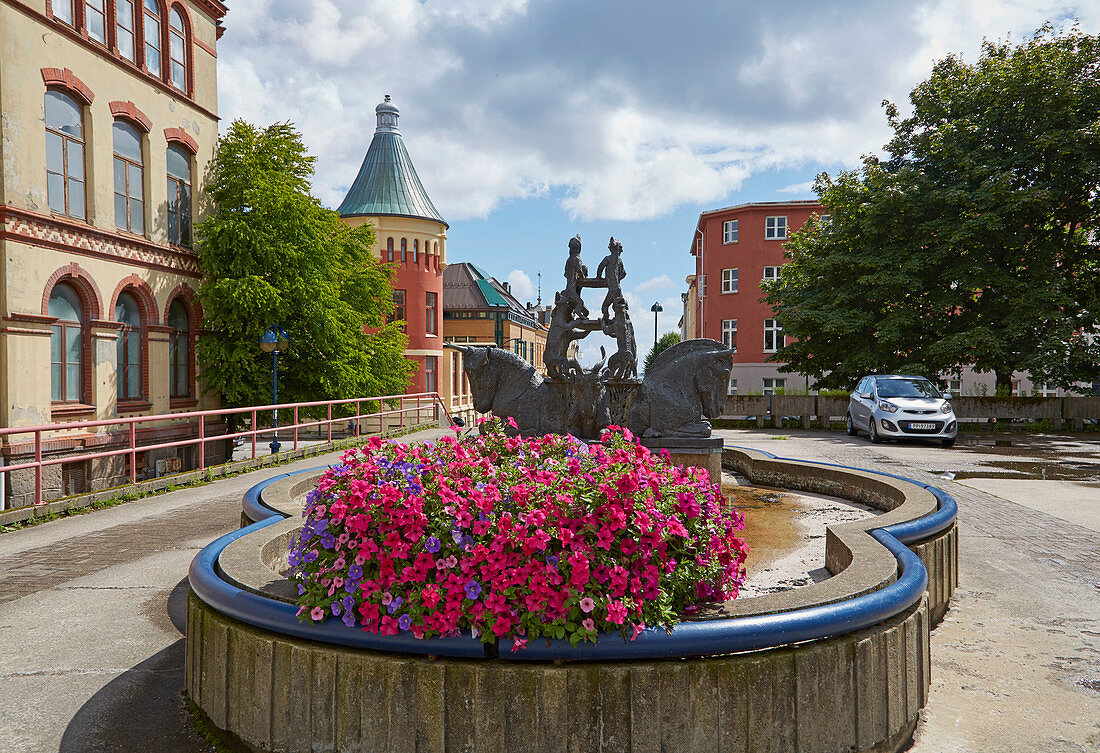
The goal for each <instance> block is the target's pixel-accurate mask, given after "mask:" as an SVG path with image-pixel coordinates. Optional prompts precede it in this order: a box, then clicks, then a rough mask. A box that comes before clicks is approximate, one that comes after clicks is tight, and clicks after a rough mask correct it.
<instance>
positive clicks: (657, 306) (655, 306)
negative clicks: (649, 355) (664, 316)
mask: <svg viewBox="0 0 1100 753" xmlns="http://www.w3.org/2000/svg"><path fill="white" fill-rule="evenodd" d="M649 310H650V311H652V312H653V347H655V348H656V347H657V314H659V313H661V312H662V311H664V309H663V308H661V304H660V303H654V304H653V305H652V306H650V307H649Z"/></svg>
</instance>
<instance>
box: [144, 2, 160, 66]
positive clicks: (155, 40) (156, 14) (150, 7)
mask: <svg viewBox="0 0 1100 753" xmlns="http://www.w3.org/2000/svg"><path fill="white" fill-rule="evenodd" d="M143 2H144V4H145V10H144V11H143V12H142V15H143V16H144V18H145V25H144V27H143V31H144V32H145V69H146V70H147V71H149V72H150V73H152V74H153V75H154V76H161V75H163V72H162V69H161V67H160V45H161V41H160V5H158V4H157V0H143Z"/></svg>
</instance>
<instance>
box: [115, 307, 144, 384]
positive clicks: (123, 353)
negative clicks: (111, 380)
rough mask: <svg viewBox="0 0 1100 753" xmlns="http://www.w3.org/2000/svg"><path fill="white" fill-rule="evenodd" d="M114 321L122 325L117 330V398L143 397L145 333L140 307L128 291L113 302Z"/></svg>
mask: <svg viewBox="0 0 1100 753" xmlns="http://www.w3.org/2000/svg"><path fill="white" fill-rule="evenodd" d="M115 321H116V322H118V323H119V324H121V325H122V328H121V329H119V331H118V361H117V364H118V366H117V372H116V373H117V374H118V399H119V400H137V399H138V398H141V397H143V395H142V390H141V387H142V385H141V354H142V340H143V339H144V334H145V333H144V328H143V326H142V325H143V324H144V322H142V320H141V309H140V308H139V307H138V302H137V300H136V299H135V298H134V297H133V296H132V295H130V294H129V293H119V295H118V302H117V303H115Z"/></svg>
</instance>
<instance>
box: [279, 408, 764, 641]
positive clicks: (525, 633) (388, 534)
mask: <svg viewBox="0 0 1100 753" xmlns="http://www.w3.org/2000/svg"><path fill="white" fill-rule="evenodd" d="M486 427H488V430H486ZM304 517H305V525H304V526H303V528H302V529H301V531H300V533H299V534H298V535H297V536H296V537H295V539H294V540H293V541H292V543H291V553H290V565H291V569H292V571H291V577H292V578H293V579H294V580H295V581H296V582H297V584H298V592H299V594H300V598H299V605H300V607H301V608H300V610H299V612H298V614H299V618H300V619H301V620H303V621H312V622H321V621H322V620H324V619H326V618H329V617H340V618H342V619H343V621H344V623H345V624H346V625H348V626H349V627H352V626H355V625H360V626H362V628H363V629H364V630H367V631H370V632H374V633H381V634H384V635H393V634H397V633H398V632H401V631H411V632H412V634H413V635H414V636H415V637H417V638H428V637H432V636H440V635H442V636H450V635H457V634H459V633H461V632H465V631H471V632H472V633H473V634H474V635H480V637H481V640H482V641H485V642H491V641H494V640H496V639H498V638H504V637H511V638H516V639H517V640H516V644H517V647H522V646H523V645H524V644H525V643H526V641H527V640H529V639H531V638H537V637H550V638H567V639H569V640H570V641H571V642H572V643H573V644H574V645H575V644H577V643H578V642H580V641H582V640H589V641H594V640H595V638H596V635H597V633H598V632H601V631H618V632H620V633H621V634H622V635H623V637H624V638H629V639H633V638H634V637H636V636H637V635H638V633H639V632H641V630H642V629H643V628H644V627H645V626H646V625H664V626H669V627H671V626H672V625H675V624H676V623H677V622H678V621H679V619H680V617H681V615H683V614H690V613H691V612H693V611H695V610H697V609H698V605H699V604H701V603H705V602H713V601H723V600H726V599H729V598H735V597H736V595H737V591H738V588H739V587H740V585H741V584H742V583H743V582H744V577H745V572H744V566H743V563H744V560H745V556H746V554H747V552H748V547H747V546H746V545H745V543H744V541H742V540H741V539H740V538H737V536H736V535H735V532H736V531H738V530H740V529H741V528H743V526H744V521H743V518H742V517H741V515H740V513H738V512H737V510H736V509H734V508H732V507H731V506H727V505H726V504H725V503H724V501H723V498H722V496H721V491H720V488H719V486H718V485H717V484H712V483H710V482H709V479H708V478H707V474H706V471H704V470H702V469H697V468H680V467H677V466H674V465H672V464H671V463H670V462H669V460H668V454H667V452H662V453H661V454H660V455H656V454H651V453H650V451H649V450H648V449H646V448H645V447H643V446H641V445H640V444H638V443H636V441H635V440H634V438H633V437H632V436H631V434H630V433H629V431H627V430H625V429H619V427H612V429H611V430H608V431H607V432H605V433H604V436H603V438H602V444H592V445H585V444H584V443H583V442H581V441H579V440H577V439H574V438H573V437H570V436H558V435H546V436H544V437H541V438H522V437H509V436H505V434H504V432H503V431H502V430H501V426H500V424H499V422H492V423H490V424H483V427H482V432H481V433H480V434H467V435H464V436H459V437H452V436H448V437H446V438H444V439H443V440H440V441H439V442H438V443H437V444H434V445H429V444H419V445H403V444H396V443H383V442H382V441H381V440H379V439H377V438H372V439H371V440H369V441H368V443H367V444H366V445H365V446H364V447H362V448H358V449H356V450H352V451H349V452H348V453H345V455H344V456H343V458H342V464H341V465H338V466H335V467H334V468H332V469H331V470H330V471H329V472H327V473H326V474H325V475H324V476H323V477H322V478H321V479H320V481H319V482H318V485H317V489H316V490H314V491H313V492H311V493H310V494H309V495H308V498H307V501H306V507H305V511H304Z"/></svg>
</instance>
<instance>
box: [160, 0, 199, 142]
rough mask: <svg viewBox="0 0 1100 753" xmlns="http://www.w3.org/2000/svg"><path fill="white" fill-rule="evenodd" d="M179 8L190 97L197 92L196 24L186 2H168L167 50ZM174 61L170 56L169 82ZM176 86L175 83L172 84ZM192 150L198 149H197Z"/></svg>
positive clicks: (187, 92) (176, 0)
mask: <svg viewBox="0 0 1100 753" xmlns="http://www.w3.org/2000/svg"><path fill="white" fill-rule="evenodd" d="M173 10H178V11H179V12H180V18H182V19H183V64H184V65H185V66H186V67H187V70H186V71H184V82H183V84H184V86H185V87H187V91H186V92H185V93H186V94H187V96H188V97H192V96H194V92H195V46H194V44H192V43H193V42H194V39H195V31H194V25H193V24H192V23H191V13H190V12H189V11H188V10H187V6H186V5H185V4H184V3H181V2H179V0H175V2H172V1H171V0H169V2H168V13H167V14H166V15H165V16H164V24H165V28H167V29H168V40H169V47H165V48H164V49H165V50H168V49H170V48H171V39H172V32H171V24H172V11H173ZM171 70H172V61H171V57H170V56H169V58H168V72H169V79H168V83H169V84H171V83H172V79H171ZM172 85H173V86H175V85H174V84H172ZM192 151H198V150H197V149H195V150H192Z"/></svg>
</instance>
